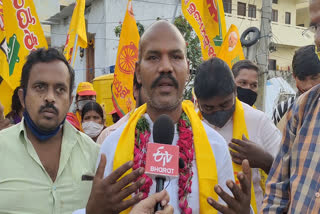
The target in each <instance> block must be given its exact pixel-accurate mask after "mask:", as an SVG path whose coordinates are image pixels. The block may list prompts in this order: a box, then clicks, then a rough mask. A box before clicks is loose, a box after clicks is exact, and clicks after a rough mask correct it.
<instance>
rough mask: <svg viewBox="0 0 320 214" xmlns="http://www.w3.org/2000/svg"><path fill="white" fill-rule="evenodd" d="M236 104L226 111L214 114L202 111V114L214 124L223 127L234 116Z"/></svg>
mask: <svg viewBox="0 0 320 214" xmlns="http://www.w3.org/2000/svg"><path fill="white" fill-rule="evenodd" d="M235 107H236V106H235V105H233V106H232V108H230V109H228V110H225V111H217V112H214V113H213V114H206V113H203V112H201V114H202V116H203V117H204V118H205V119H206V120H207V121H208V122H209V123H210V124H212V125H214V126H217V127H219V128H222V127H223V126H224V125H225V124H226V123H227V122H228V120H229V119H230V118H231V117H232V115H233V112H234V110H235Z"/></svg>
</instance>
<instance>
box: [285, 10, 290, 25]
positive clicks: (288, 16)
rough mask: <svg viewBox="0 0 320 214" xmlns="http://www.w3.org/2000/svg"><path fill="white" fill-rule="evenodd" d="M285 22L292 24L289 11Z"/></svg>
mask: <svg viewBox="0 0 320 214" xmlns="http://www.w3.org/2000/svg"><path fill="white" fill-rule="evenodd" d="M285 23H286V24H287V25H290V24H291V13H289V12H286V20H285Z"/></svg>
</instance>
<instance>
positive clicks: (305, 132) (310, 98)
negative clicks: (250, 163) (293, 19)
mask: <svg viewBox="0 0 320 214" xmlns="http://www.w3.org/2000/svg"><path fill="white" fill-rule="evenodd" d="M309 9H310V19H311V28H313V29H314V32H315V43H316V46H317V49H318V51H319V47H320V28H319V26H320V0H311V1H310V8H309ZM319 100H320V84H318V85H316V86H314V87H313V88H311V89H310V90H309V91H307V92H305V93H304V94H303V95H301V96H300V97H299V98H298V100H297V101H295V103H294V104H293V105H292V106H291V107H290V108H289V111H288V113H287V114H288V116H287V121H286V128H285V129H284V131H283V138H282V143H281V147H280V151H279V153H278V155H277V157H276V158H275V161H274V163H273V166H272V168H271V170H270V173H269V177H268V181H267V185H266V195H265V198H264V201H263V206H262V211H261V213H270V214H271V213H272V214H273V213H297V214H298V213H320V182H319V181H320V179H319V178H320V176H319V175H320V161H319V160H320V152H319V151H320V136H319V130H320V101H319Z"/></svg>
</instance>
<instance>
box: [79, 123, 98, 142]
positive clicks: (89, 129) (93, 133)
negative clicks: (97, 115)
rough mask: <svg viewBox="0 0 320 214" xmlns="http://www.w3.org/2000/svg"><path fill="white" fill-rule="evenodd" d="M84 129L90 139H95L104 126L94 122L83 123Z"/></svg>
mask: <svg viewBox="0 0 320 214" xmlns="http://www.w3.org/2000/svg"><path fill="white" fill-rule="evenodd" d="M82 129H83V131H84V133H86V134H87V135H88V136H89V137H91V138H94V137H97V136H98V135H99V134H100V133H101V131H102V129H103V125H102V124H99V123H96V122H94V121H88V122H84V123H82Z"/></svg>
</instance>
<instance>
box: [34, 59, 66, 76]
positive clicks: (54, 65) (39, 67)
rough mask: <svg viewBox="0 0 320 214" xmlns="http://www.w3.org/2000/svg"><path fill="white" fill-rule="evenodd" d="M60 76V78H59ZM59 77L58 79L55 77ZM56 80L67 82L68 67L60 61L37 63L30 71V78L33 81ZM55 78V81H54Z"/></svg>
mask: <svg viewBox="0 0 320 214" xmlns="http://www.w3.org/2000/svg"><path fill="white" fill-rule="evenodd" d="M61 75H62V76H61ZM57 76H59V77H57ZM52 77H56V78H57V79H59V80H60V81H61V80H65V81H68V79H67V77H69V72H68V67H67V66H66V65H65V64H64V63H63V62H61V61H52V62H39V63H36V64H34V65H33V66H32V67H31V69H30V78H29V79H31V78H33V79H42V78H44V79H47V78H49V79H51V78H52ZM56 78H55V79H56Z"/></svg>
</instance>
